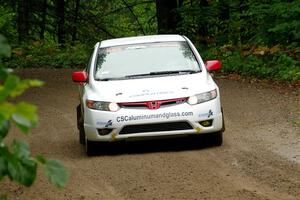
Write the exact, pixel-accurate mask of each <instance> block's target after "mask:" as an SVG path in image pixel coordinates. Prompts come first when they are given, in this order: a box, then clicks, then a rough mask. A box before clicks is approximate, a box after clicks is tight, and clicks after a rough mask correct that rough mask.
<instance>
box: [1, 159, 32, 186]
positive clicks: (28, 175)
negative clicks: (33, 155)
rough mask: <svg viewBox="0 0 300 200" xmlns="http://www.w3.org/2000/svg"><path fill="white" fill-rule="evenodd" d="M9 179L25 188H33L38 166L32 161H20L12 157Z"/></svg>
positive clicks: (9, 163) (9, 166) (9, 165)
mask: <svg viewBox="0 0 300 200" xmlns="http://www.w3.org/2000/svg"><path fill="white" fill-rule="evenodd" d="M7 162H8V165H7V166H8V173H9V177H10V178H11V179H12V180H14V181H16V182H18V183H20V184H22V185H25V186H31V185H32V183H33V182H34V180H35V178H36V171H37V164H36V162H35V161H34V160H32V159H20V158H18V157H16V156H15V155H11V156H10V157H9V158H8V159H7Z"/></svg>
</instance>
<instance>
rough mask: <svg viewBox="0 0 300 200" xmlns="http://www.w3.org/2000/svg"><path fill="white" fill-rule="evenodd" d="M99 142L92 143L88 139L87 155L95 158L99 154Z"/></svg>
mask: <svg viewBox="0 0 300 200" xmlns="http://www.w3.org/2000/svg"><path fill="white" fill-rule="evenodd" d="M96 147H97V142H94V141H90V140H88V139H86V141H85V151H86V155H88V156H94V155H96V153H97V151H96V150H97V148H96Z"/></svg>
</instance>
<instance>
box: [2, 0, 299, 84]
mask: <svg viewBox="0 0 300 200" xmlns="http://www.w3.org/2000/svg"><path fill="white" fill-rule="evenodd" d="M30 2H31V4H30V12H29V14H28V15H29V17H28V19H29V25H28V29H29V30H28V32H29V37H28V39H27V41H25V43H22V44H20V43H18V29H17V24H18V20H17V17H18V10H17V9H16V8H17V7H18V4H19V3H18V2H13V1H12V2H10V1H3V0H0V13H1V14H0V32H5V33H7V34H8V39H9V41H11V43H12V44H13V51H12V57H11V58H10V59H7V58H6V59H5V64H6V65H7V66H9V67H12V68H16V67H31V68H32V67H55V68H65V67H72V68H77V67H78V68H82V67H83V66H85V65H86V64H87V59H88V56H89V55H88V54H89V50H90V49H91V47H92V46H93V45H94V44H95V43H96V42H98V41H101V40H103V39H109V38H115V37H127V36H135V35H143V34H144V33H145V34H147V35H149V34H150V35H151V34H156V33H157V22H156V21H157V15H156V3H155V2H156V1H154V0H110V1H108V0H103V1H99V0H90V1H78V0H76V1H65V9H64V11H65V12H64V13H65V23H64V28H65V41H66V44H64V45H59V44H58V42H57V41H58V38H57V37H58V25H57V24H58V21H59V20H58V16H57V13H56V10H57V9H56V3H57V1H54V0H48V1H46V3H47V9H46V11H45V10H43V8H44V7H43V3H42V2H43V1H30ZM78 2H79V4H76V3H78ZM76 5H79V7H76ZM76 8H78V10H76ZM44 11H45V12H44ZM176 13H179V17H178V19H179V23H178V24H177V29H176V31H177V33H179V34H182V35H186V36H187V37H188V38H190V39H191V40H192V41H193V43H195V44H196V46H197V48H198V49H199V50H200V51H201V52H203V51H204V52H205V54H208V52H209V51H211V52H212V53H210V54H211V55H217V56H219V57H218V58H222V59H224V60H222V61H223V63H228V65H226V66H224V70H225V71H227V72H238V73H242V74H244V75H253V76H259V77H266V78H273V79H274V78H275V79H281V80H290V81H298V80H299V60H300V49H299V46H300V20H298V19H300V1H295V0H294V1H286V0H261V1H257V0H243V1H241V0H240V1H236V0H222V1H208V0H201V1H192V0H183V1H177V10H176ZM176 17H177V15H176ZM42 30H44V32H42ZM0 40H1V38H0ZM278 45H279V46H280V47H281V48H280V49H279V51H277V52H273V53H268V54H265V55H258V54H252V55H251V53H253V52H250V54H244V48H245V47H247V48H248V49H253V48H254V49H255V48H256V47H258V46H265V47H274V46H278ZM224 46H231V47H232V48H231V49H230V51H227V52H223V50H224ZM208 50H209V51H208ZM2 51H4V52H8V51H6V50H1V49H0V54H1V52H2ZM216 51H219V52H217V53H214V52H216ZM204 57H205V56H204ZM214 58H215V57H214Z"/></svg>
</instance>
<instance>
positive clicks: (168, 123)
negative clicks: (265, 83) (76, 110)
mask: <svg viewBox="0 0 300 200" xmlns="http://www.w3.org/2000/svg"><path fill="white" fill-rule="evenodd" d="M84 110H85V112H84V119H85V120H84V130H85V134H86V138H87V139H88V140H91V141H117V140H135V139H147V138H149V137H167V136H180V135H191V134H201V133H212V132H217V131H220V130H222V128H223V117H222V112H221V106H220V100H219V98H216V99H214V100H211V101H208V102H204V103H201V104H197V105H189V104H188V103H182V104H179V105H176V106H169V107H163V108H160V109H157V110H149V109H144V108H121V109H120V110H119V111H117V112H108V111H99V110H92V109H89V108H87V107H85V108H84ZM207 120H209V122H211V124H209V126H203V125H201V124H200V122H203V121H207ZM103 129H105V130H106V131H107V132H108V134H106V135H101V134H99V131H101V130H103Z"/></svg>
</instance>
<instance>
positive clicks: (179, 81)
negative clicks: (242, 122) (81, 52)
mask: <svg viewBox="0 0 300 200" xmlns="http://www.w3.org/2000/svg"><path fill="white" fill-rule="evenodd" d="M220 67H221V63H220V62H219V61H217V60H211V61H207V62H206V63H205V64H204V62H203V61H202V59H201V57H200V55H199V53H198V52H197V50H196V48H195V47H194V45H193V44H192V43H191V41H190V40H189V39H188V38H186V37H184V36H180V35H153V36H140V37H128V38H119V39H111V40H105V41H102V42H98V43H97V44H96V45H95V47H94V51H93V53H92V55H91V58H90V61H89V64H88V66H87V68H86V69H85V70H84V71H77V72H73V74H72V79H73V81H74V82H79V83H80V84H79V86H80V90H79V93H80V95H79V96H80V104H79V106H78V107H77V122H78V129H79V140H80V143H81V144H85V145H86V152H87V154H88V155H91V154H93V152H94V150H95V148H98V145H97V143H99V142H100V141H101V142H104V141H105V142H111V141H118V140H130V139H149V138H153V137H166V136H183V135H184V136H186V135H195V134H208V133H209V134H210V135H211V138H212V139H213V141H214V144H215V145H221V144H222V133H223V131H224V120H223V114H222V109H221V103H220V93H219V88H218V86H217V85H216V83H215V82H214V81H213V79H212V77H211V75H210V73H209V72H210V71H213V70H218V69H220Z"/></svg>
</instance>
